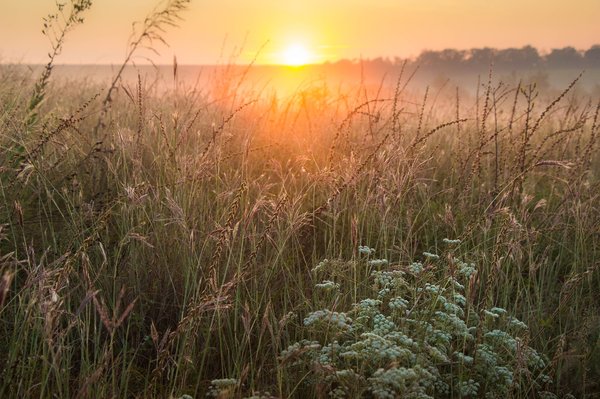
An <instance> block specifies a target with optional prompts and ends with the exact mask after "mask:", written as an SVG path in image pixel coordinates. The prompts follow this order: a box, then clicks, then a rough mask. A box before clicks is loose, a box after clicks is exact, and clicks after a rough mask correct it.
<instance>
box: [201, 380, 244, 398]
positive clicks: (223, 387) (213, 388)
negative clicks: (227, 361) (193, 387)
mask: <svg viewBox="0 0 600 399" xmlns="http://www.w3.org/2000/svg"><path fill="white" fill-rule="evenodd" d="M237 386H238V380H236V379H235V378H221V379H218V380H212V381H211V382H210V386H209V387H208V392H206V396H208V397H212V398H217V397H223V395H227V394H228V393H232V392H233V391H235V389H236V387H237Z"/></svg>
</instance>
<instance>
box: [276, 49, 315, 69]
mask: <svg viewBox="0 0 600 399" xmlns="http://www.w3.org/2000/svg"><path fill="white" fill-rule="evenodd" d="M312 59H313V56H312V54H311V53H310V52H309V51H308V50H307V49H306V47H304V46H303V45H301V44H298V43H296V44H291V45H290V46H288V47H287V48H286V49H285V51H283V53H282V60H281V63H282V64H284V65H288V66H293V67H299V66H302V65H306V64H308V63H310V62H311V60H312Z"/></svg>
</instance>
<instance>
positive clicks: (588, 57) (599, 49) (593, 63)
mask: <svg viewBox="0 0 600 399" xmlns="http://www.w3.org/2000/svg"><path fill="white" fill-rule="evenodd" d="M584 59H585V64H586V65H587V66H588V67H593V68H600V45H599V44H596V45H594V46H592V47H590V49H589V50H587V51H586V52H585V54H584Z"/></svg>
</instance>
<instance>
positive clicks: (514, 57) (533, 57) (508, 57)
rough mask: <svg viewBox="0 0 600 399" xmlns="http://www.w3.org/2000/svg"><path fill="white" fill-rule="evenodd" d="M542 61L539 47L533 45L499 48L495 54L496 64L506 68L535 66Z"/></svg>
mask: <svg viewBox="0 0 600 399" xmlns="http://www.w3.org/2000/svg"><path fill="white" fill-rule="evenodd" d="M541 63H542V58H541V57H540V54H539V53H538V51H537V49H535V48H534V47H532V46H525V47H522V48H508V49H504V50H497V51H496V54H495V56H494V65H495V66H496V67H498V68H505V69H526V68H535V67H538V66H539V65H540V64H541Z"/></svg>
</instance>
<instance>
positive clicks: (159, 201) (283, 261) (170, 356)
mask: <svg viewBox="0 0 600 399" xmlns="http://www.w3.org/2000/svg"><path fill="white" fill-rule="evenodd" d="M51 62H52V60H51ZM49 65H50V66H51V64H49ZM249 68H251V67H249ZM282 68H283V67H282ZM177 69H178V68H177V65H176V64H175V65H173V67H172V76H170V77H169V78H168V81H166V82H162V83H163V84H162V85H161V86H160V87H158V86H159V85H158V84H157V82H152V81H147V80H145V79H144V78H143V77H142V76H141V75H140V76H139V77H138V78H137V79H129V80H118V79H116V80H115V81H114V84H113V86H110V82H109V83H108V84H101V83H99V82H94V81H89V80H85V79H80V78H78V79H76V80H68V79H62V80H54V79H53V78H52V76H51V74H50V72H51V68H50V70H49V69H48V68H42V69H36V70H29V69H27V68H24V67H22V66H9V65H4V66H2V67H0V132H1V134H0V143H1V151H2V153H1V154H2V155H1V157H0V196H1V203H2V208H1V209H0V278H1V280H0V364H1V365H2V367H0V397H3V398H5V397H6V398H12V397H15V398H16V397H19V398H24V397H27V398H30V397H38V398H46V397H53V398H68V397H76V398H87V397H98V398H100V397H102V398H104V397H106V398H108V397H111V398H113V397H114V398H119V397H139V398H190V397H192V398H201V397H206V396H213V397H221V398H237V397H240V398H242V397H256V398H259V397H261V398H270V397H275V398H286V397H374V398H394V397H415V398H428V397H435V398H438V397H442V398H443V397H473V398H479V397H481V398H483V397H485V398H496V397H515V398H523V397H528V398H529V397H536V398H537V397H540V398H552V397H597V395H600V383H599V381H600V345H599V344H600V316H599V315H600V313H599V312H600V297H599V296H598V289H599V287H600V273H599V263H598V262H599V261H598V259H600V235H599V233H600V201H599V197H598V196H599V193H600V180H599V176H598V171H599V170H600V157H599V156H598V129H599V125H600V120H599V111H600V101H599V99H598V98H596V97H595V96H593V95H590V92H589V91H587V90H586V89H587V88H586V87H584V86H582V85H581V84H580V83H579V82H578V78H577V76H573V80H572V83H571V84H569V85H567V86H565V87H563V88H561V89H556V88H552V87H544V88H538V87H537V86H536V84H535V82H529V81H525V80H523V81H519V80H518V79H517V80H516V81H515V82H509V83H507V82H503V81H501V80H500V79H498V78H496V77H495V75H494V72H493V69H490V72H489V75H484V76H481V77H480V81H479V84H478V85H477V90H476V91H475V92H471V91H467V90H463V88H461V87H457V86H453V85H452V84H448V85H444V86H442V87H439V88H424V87H416V88H412V87H411V80H412V73H413V70H411V69H410V68H403V70H402V72H401V73H399V74H398V75H397V76H393V77H392V78H390V79H388V81H387V82H388V83H386V84H381V85H367V84H364V82H363V83H361V82H352V83H353V84H352V85H350V86H347V87H344V88H343V89H342V88H338V87H336V86H334V85H333V86H330V85H328V84H327V82H319V83H317V84H311V85H305V86H302V87H300V88H299V89H298V90H296V91H295V92H291V93H287V94H285V95H280V94H277V91H276V88H272V90H270V89H269V90H265V89H263V88H261V89H257V88H256V87H255V86H253V85H251V84H246V83H247V82H246V79H247V69H244V68H231V69H230V68H226V67H224V68H222V69H221V70H220V72H219V73H215V75H214V76H213V77H211V79H210V84H206V85H201V86H198V85H193V84H190V83H189V82H187V81H186V82H184V81H181V80H180V79H179V78H178V70H177ZM46 71H50V72H48V74H47V76H46ZM288 73H293V70H291V72H290V71H288ZM473 80H474V81H475V82H476V81H477V77H476V76H474V77H473ZM107 99H108V100H107Z"/></svg>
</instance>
